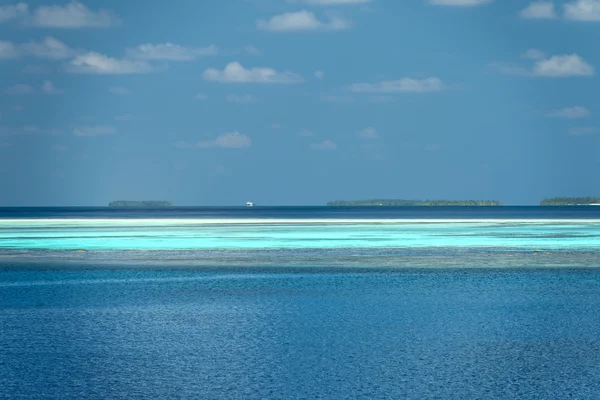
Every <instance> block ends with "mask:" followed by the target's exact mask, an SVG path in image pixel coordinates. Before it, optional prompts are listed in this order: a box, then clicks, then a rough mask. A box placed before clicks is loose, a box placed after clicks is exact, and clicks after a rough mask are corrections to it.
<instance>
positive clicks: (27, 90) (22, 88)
mask: <svg viewBox="0 0 600 400" xmlns="http://www.w3.org/2000/svg"><path fill="white" fill-rule="evenodd" d="M4 93H6V94H33V93H35V89H34V88H33V87H32V86H30V85H25V84H22V83H19V84H16V85H13V86H11V87H9V88H8V89H5V90H4Z"/></svg>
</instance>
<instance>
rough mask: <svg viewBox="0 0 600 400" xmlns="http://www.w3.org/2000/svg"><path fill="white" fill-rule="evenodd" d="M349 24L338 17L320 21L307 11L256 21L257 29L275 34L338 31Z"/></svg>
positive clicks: (348, 26)
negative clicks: (274, 32)
mask: <svg viewBox="0 0 600 400" xmlns="http://www.w3.org/2000/svg"><path fill="white" fill-rule="evenodd" d="M350 26H351V24H350V23H349V22H348V21H346V20H343V19H341V18H339V17H332V18H331V19H330V20H329V21H326V22H324V21H321V20H319V19H318V18H317V17H315V15H314V14H313V13H311V12H309V11H306V10H302V11H296V12H288V13H283V14H279V15H275V16H273V17H271V19H269V20H268V21H266V20H258V21H256V27H257V28H258V29H262V30H266V31H276V32H292V31H314V30H331V31H338V30H343V29H349V28H350Z"/></svg>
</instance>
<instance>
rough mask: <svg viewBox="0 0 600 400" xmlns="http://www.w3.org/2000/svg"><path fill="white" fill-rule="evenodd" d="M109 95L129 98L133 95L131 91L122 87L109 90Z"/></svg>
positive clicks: (112, 87) (113, 87)
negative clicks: (128, 96)
mask: <svg viewBox="0 0 600 400" xmlns="http://www.w3.org/2000/svg"><path fill="white" fill-rule="evenodd" d="M108 91H109V93H112V94H114V95H117V96H127V95H130V94H131V90H129V89H127V88H124V87H121V86H111V87H109V88H108Z"/></svg>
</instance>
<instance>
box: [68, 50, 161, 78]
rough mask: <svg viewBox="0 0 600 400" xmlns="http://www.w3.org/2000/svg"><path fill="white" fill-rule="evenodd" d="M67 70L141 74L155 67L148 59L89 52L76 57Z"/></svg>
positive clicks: (90, 72)
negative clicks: (121, 57) (128, 58)
mask: <svg viewBox="0 0 600 400" xmlns="http://www.w3.org/2000/svg"><path fill="white" fill-rule="evenodd" d="M67 70H68V71H69V72H73V73H88V74H141V73H147V72H152V70H153V68H152V66H151V65H150V64H148V63H147V62H146V61H132V60H122V59H117V58H111V57H107V56H105V55H103V54H99V53H95V52H89V53H86V54H83V55H80V56H77V57H75V58H74V59H73V60H72V61H71V62H70V63H69V65H68V67H67Z"/></svg>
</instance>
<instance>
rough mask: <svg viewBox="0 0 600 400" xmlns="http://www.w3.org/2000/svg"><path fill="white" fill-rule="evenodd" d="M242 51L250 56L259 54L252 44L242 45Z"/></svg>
mask: <svg viewBox="0 0 600 400" xmlns="http://www.w3.org/2000/svg"><path fill="white" fill-rule="evenodd" d="M244 51H245V52H246V53H248V54H249V55H251V56H260V55H261V51H260V50H259V49H257V48H256V47H254V46H252V45H247V46H244Z"/></svg>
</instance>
